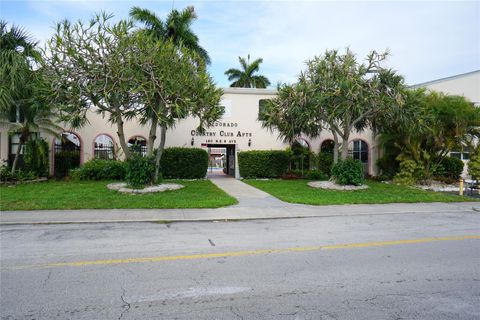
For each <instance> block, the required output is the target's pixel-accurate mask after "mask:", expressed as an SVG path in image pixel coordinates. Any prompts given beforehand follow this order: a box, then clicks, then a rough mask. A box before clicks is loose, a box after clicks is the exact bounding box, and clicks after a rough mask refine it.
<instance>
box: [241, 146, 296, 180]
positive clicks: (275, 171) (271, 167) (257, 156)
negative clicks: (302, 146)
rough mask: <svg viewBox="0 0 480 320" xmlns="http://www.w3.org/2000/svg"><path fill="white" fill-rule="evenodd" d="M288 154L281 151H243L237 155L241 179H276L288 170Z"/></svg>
mask: <svg viewBox="0 0 480 320" xmlns="http://www.w3.org/2000/svg"><path fill="white" fill-rule="evenodd" d="M288 161H289V158H288V153H287V152H286V151H282V150H271V151H258V150H254V151H244V152H239V153H238V165H239V169H240V175H241V176H242V177H243V178H278V177H281V176H282V175H283V174H284V173H285V172H287V169H288Z"/></svg>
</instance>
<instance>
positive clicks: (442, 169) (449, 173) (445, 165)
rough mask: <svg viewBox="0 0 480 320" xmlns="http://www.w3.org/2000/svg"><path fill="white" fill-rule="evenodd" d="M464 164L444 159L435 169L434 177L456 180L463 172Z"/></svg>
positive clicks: (459, 161)
mask: <svg viewBox="0 0 480 320" xmlns="http://www.w3.org/2000/svg"><path fill="white" fill-rule="evenodd" d="M463 167H464V163H463V161H462V160H460V159H458V158H453V157H446V158H444V159H443V160H442V162H441V163H440V165H438V167H437V168H436V169H435V172H434V174H435V175H436V176H442V177H446V178H449V179H454V180H458V179H459V178H460V176H461V175H462V172H463Z"/></svg>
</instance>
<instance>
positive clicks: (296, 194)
mask: <svg viewBox="0 0 480 320" xmlns="http://www.w3.org/2000/svg"><path fill="white" fill-rule="evenodd" d="M244 182H246V183H248V184H250V185H252V186H254V187H256V188H258V189H260V190H263V191H265V192H267V193H270V194H271V195H272V196H274V197H277V198H278V199H280V200H283V201H286V202H291V203H303V204H311V205H331V204H360V203H366V204H373V203H396V202H460V201H474V200H472V199H471V198H467V197H460V196H456V195H451V194H445V193H441V192H433V191H425V190H419V189H417V188H414V187H407V186H399V185H394V184H387V183H382V182H375V181H366V185H368V188H367V189H364V190H355V191H339V190H327V189H318V188H312V187H310V186H308V185H307V183H308V182H309V181H308V180H244Z"/></svg>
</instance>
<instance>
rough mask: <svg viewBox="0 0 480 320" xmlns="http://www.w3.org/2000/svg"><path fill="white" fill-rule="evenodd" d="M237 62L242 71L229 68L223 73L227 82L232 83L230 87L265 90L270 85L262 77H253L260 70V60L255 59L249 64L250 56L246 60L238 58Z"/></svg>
mask: <svg viewBox="0 0 480 320" xmlns="http://www.w3.org/2000/svg"><path fill="white" fill-rule="evenodd" d="M238 61H239V62H240V65H241V66H242V70H239V69H235V68H231V69H228V70H227V71H225V74H226V75H227V76H228V80H229V81H233V82H232V84H231V85H230V87H241V88H266V87H268V86H269V85H270V81H269V80H268V78H267V77H265V76H263V75H255V73H256V72H258V69H259V68H260V63H262V62H263V59H262V58H259V59H256V60H254V61H252V63H250V55H248V56H247V59H245V58H242V57H238Z"/></svg>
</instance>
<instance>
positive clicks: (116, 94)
mask: <svg viewBox="0 0 480 320" xmlns="http://www.w3.org/2000/svg"><path fill="white" fill-rule="evenodd" d="M111 18H112V16H111V15H107V14H99V15H96V16H95V17H94V18H93V19H92V20H91V21H90V22H89V23H88V24H83V23H82V22H77V23H76V24H73V25H72V24H71V23H70V22H68V21H63V22H61V23H59V24H58V26H57V32H56V34H55V36H54V37H53V38H52V40H51V41H49V43H48V53H46V57H47V58H46V64H45V65H46V68H47V69H48V70H49V76H50V79H51V83H52V85H53V88H52V90H53V92H54V93H55V94H54V96H53V98H54V99H53V100H54V101H55V102H57V103H58V104H59V105H60V106H61V110H62V113H61V116H62V119H63V120H65V121H67V122H68V123H70V124H71V125H72V126H82V125H84V124H85V123H86V122H87V121H88V117H87V114H88V112H90V111H94V112H98V113H100V114H102V115H105V116H108V120H109V121H110V122H111V123H113V124H115V125H116V126H117V135H118V138H119V141H120V145H121V147H122V150H123V152H124V154H125V157H126V158H127V159H128V158H129V157H130V150H129V148H128V146H127V143H126V140H125V134H124V132H123V124H124V121H125V120H128V119H131V118H136V119H153V120H154V121H152V122H151V125H152V130H151V131H153V132H155V131H156V129H157V125H158V126H159V127H160V129H161V139H160V145H159V146H158V149H159V151H158V152H157V161H156V162H157V167H156V172H157V173H158V167H159V163H160V158H161V154H162V151H163V148H164V144H165V138H166V131H167V129H168V128H169V127H172V126H174V125H175V123H176V121H178V120H179V119H183V118H186V117H187V116H194V117H197V118H199V119H200V125H199V130H202V129H203V127H204V126H208V125H211V124H212V123H213V122H214V121H215V120H217V119H219V118H220V117H221V115H222V113H223V108H222V107H221V106H220V105H219V102H220V97H221V94H222V91H221V90H220V89H217V88H216V87H215V85H214V83H213V81H212V79H211V78H210V76H209V75H208V73H207V72H206V71H205V68H204V67H203V66H202V65H199V64H198V61H199V57H198V54H197V53H195V52H193V51H191V50H190V49H188V48H186V47H185V46H178V45H177V44H175V43H174V41H173V39H171V38H168V39H166V40H165V39H157V38H155V37H152V36H151V35H150V34H149V33H147V32H136V31H135V30H134V26H133V23H132V21H130V20H120V21H119V22H117V23H111V22H110V20H111ZM152 147H153V146H152ZM157 177H158V175H157Z"/></svg>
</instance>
